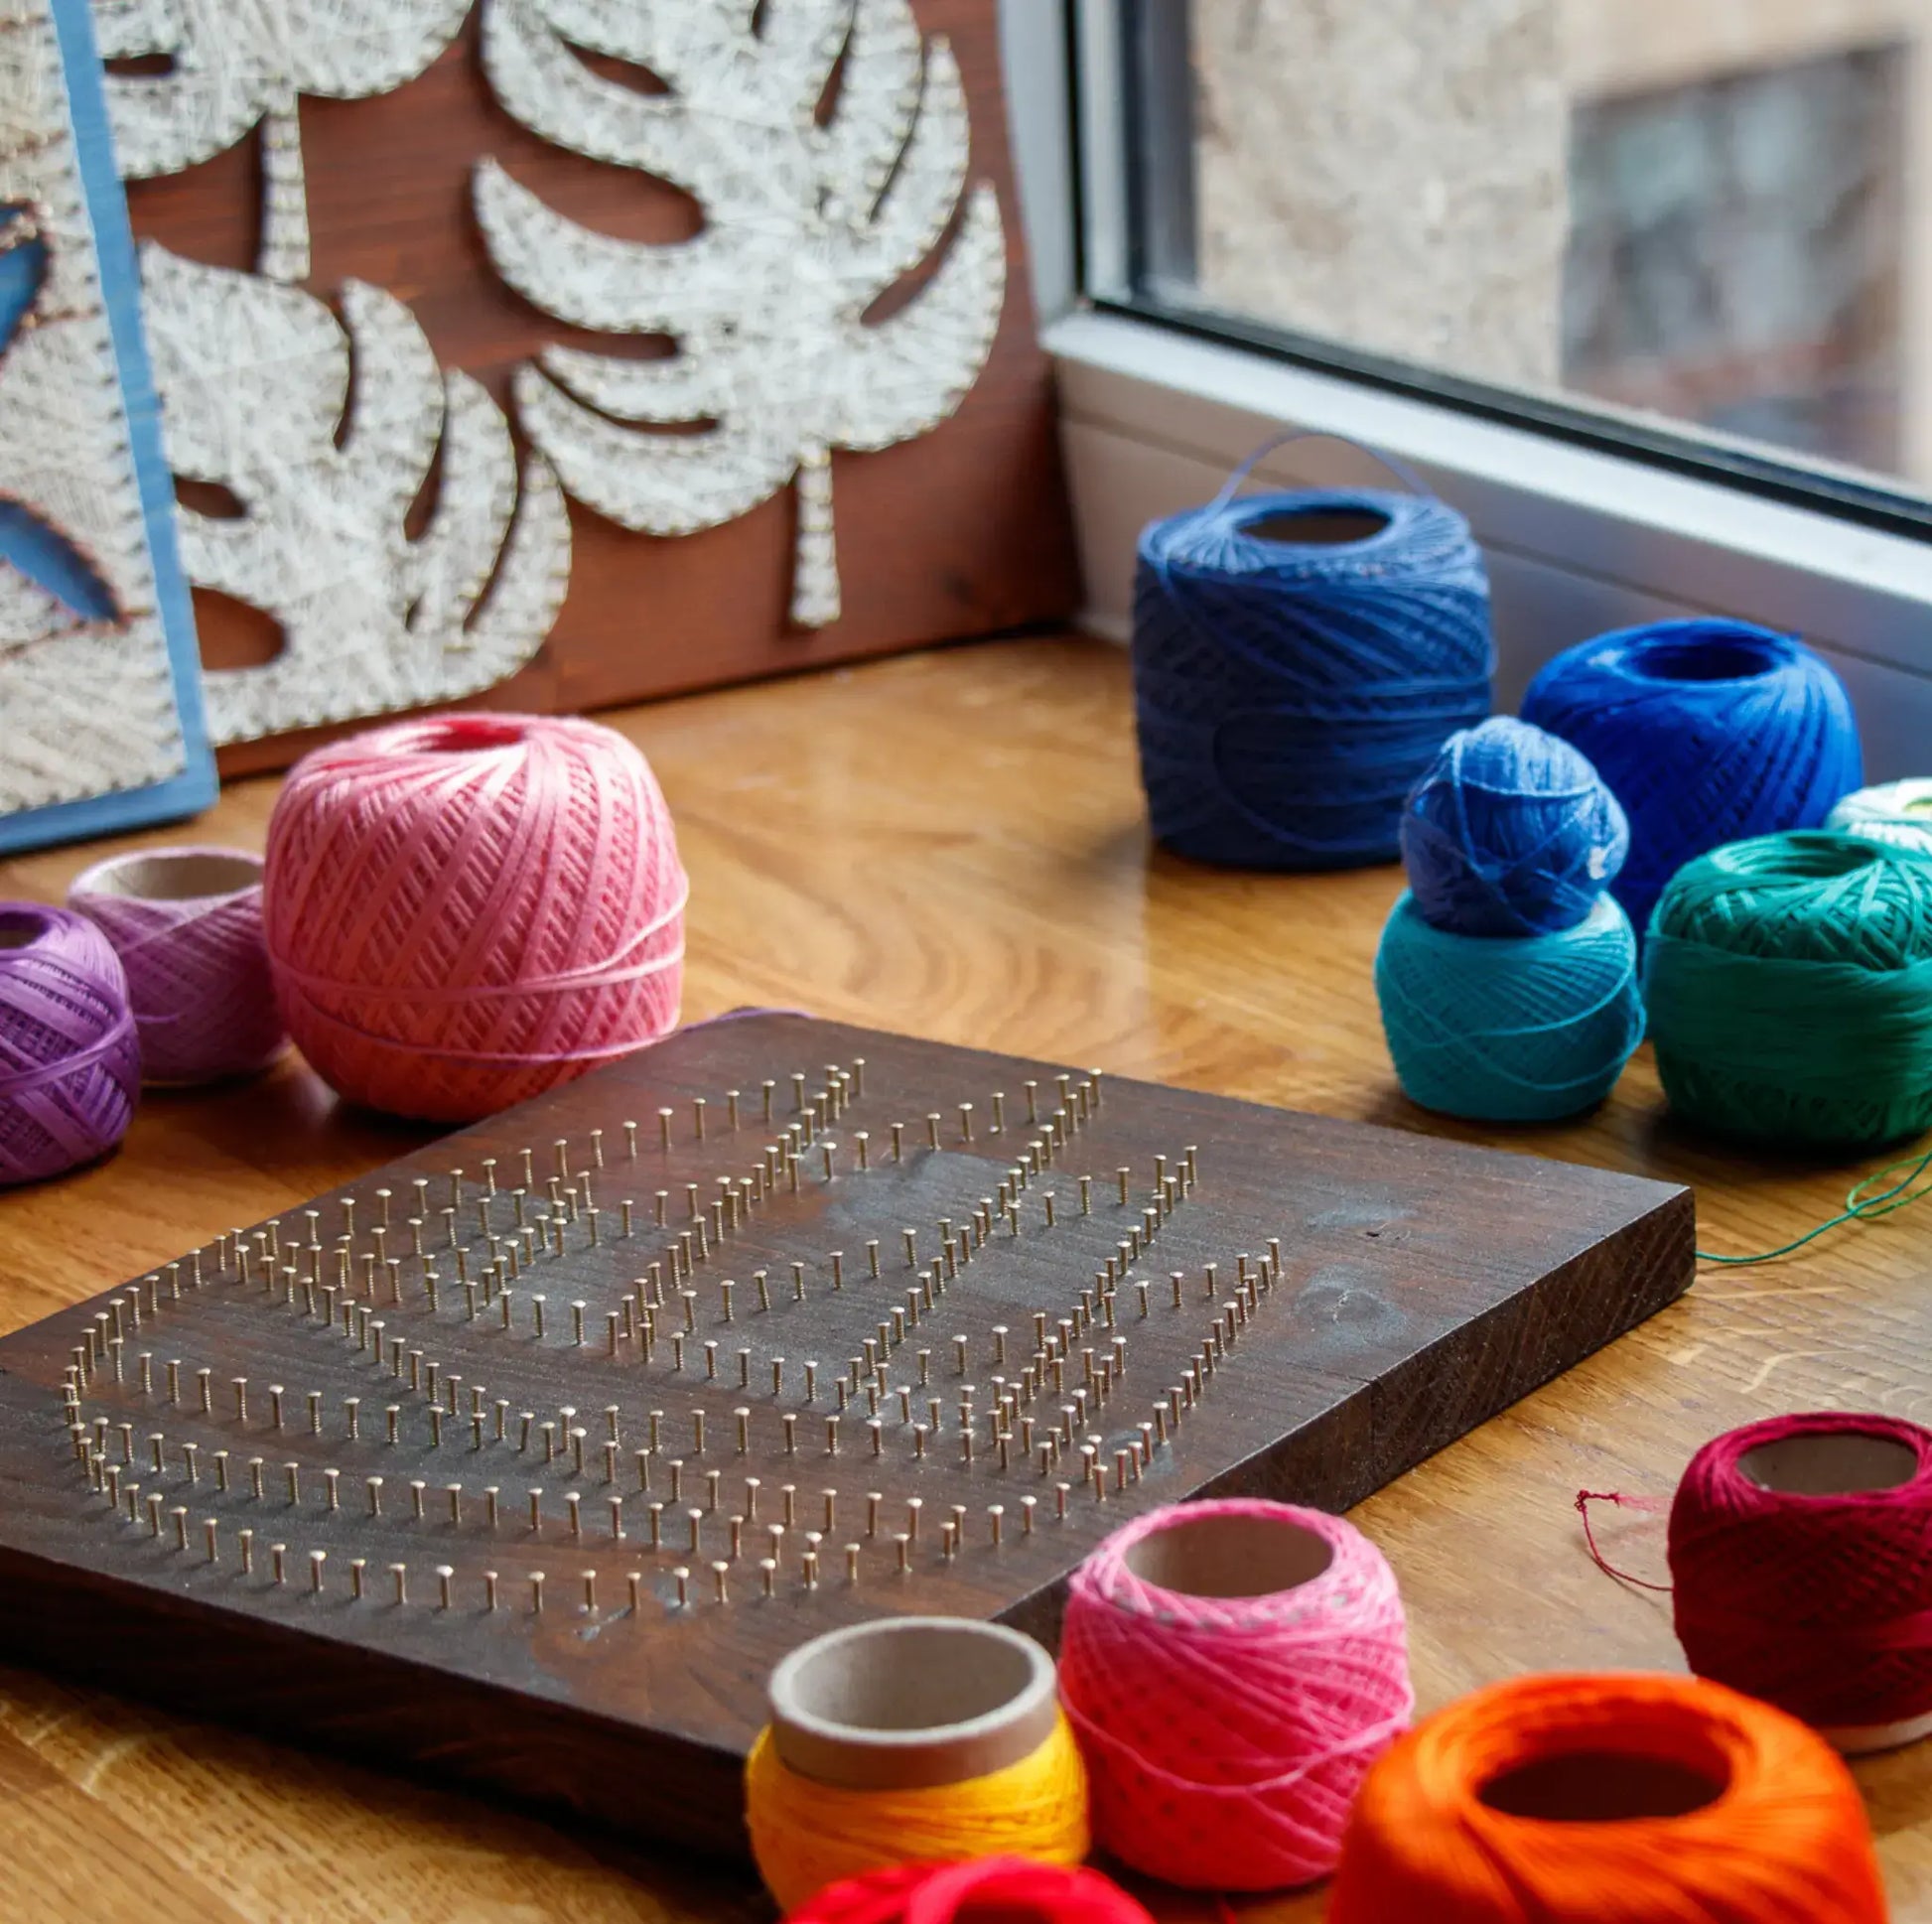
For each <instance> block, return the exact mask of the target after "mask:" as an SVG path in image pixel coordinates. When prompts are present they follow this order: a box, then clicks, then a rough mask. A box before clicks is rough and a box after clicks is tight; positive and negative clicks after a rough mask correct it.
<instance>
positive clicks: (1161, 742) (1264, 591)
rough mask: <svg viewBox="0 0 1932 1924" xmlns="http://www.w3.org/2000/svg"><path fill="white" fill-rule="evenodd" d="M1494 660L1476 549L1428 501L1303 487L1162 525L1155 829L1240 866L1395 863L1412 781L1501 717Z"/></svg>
mask: <svg viewBox="0 0 1932 1924" xmlns="http://www.w3.org/2000/svg"><path fill="white" fill-rule="evenodd" d="M1335 533H1340V534H1342V535H1344V536H1346V537H1349V538H1343V539H1329V538H1328V537H1329V536H1330V535H1332V534H1335ZM1493 657H1494V650H1493V646H1492V642H1491V638H1490V627H1489V581H1488V575H1487V572H1486V571H1485V569H1484V567H1483V563H1482V555H1481V552H1480V550H1479V549H1478V548H1477V547H1476V544H1475V539H1474V537H1473V536H1472V535H1471V534H1470V532H1469V526H1468V523H1467V522H1466V521H1464V520H1463V518H1462V517H1461V515H1459V514H1457V513H1456V512H1455V511H1454V510H1453V509H1452V508H1450V507H1448V506H1447V505H1445V504H1444V503H1443V502H1442V501H1439V500H1436V499H1434V498H1433V497H1431V496H1427V495H1422V496H1418V495H1411V494H1400V493H1394V492H1387V491H1383V490H1381V489H1376V488H1311V489H1298V490H1292V491H1288V492H1274V493H1263V494H1251V495H1247V496H1244V497H1242V498H1241V499H1239V500H1233V501H1216V502H1213V503H1210V504H1209V505H1208V506H1206V507H1200V508H1192V509H1189V510H1188V511H1187V512H1186V513H1183V514H1176V515H1173V516H1172V517H1171V518H1169V519H1167V520H1164V521H1156V522H1154V523H1152V524H1151V525H1150V526H1149V527H1147V528H1146V529H1145V530H1143V532H1142V535H1141V541H1140V557H1139V569H1138V573H1137V577H1136V582H1135V594H1134V692H1135V707H1136V715H1137V719H1138V723H1139V733H1140V750H1141V775H1142V780H1143V782H1144V783H1145V785H1146V788H1147V797H1148V813H1149V817H1150V819H1151V822H1152V825H1153V829H1154V834H1155V837H1156V839H1157V840H1159V841H1160V842H1162V843H1164V844H1165V845H1166V846H1167V847H1169V848H1171V849H1173V850H1174V851H1175V852H1176V853H1177V854H1180V855H1184V856H1190V857H1192V858H1194V859H1195V860H1197V861H1202V862H1215V863H1223V864H1227V865H1229V866H1232V867H1236V868H1249V869H1342V868H1354V867H1358V866H1361V865H1363V864H1367V863H1373V862H1386V861H1389V860H1391V859H1393V857H1394V856H1395V854H1396V852H1397V848H1398V840H1399V831H1400V825H1401V820H1402V805H1403V801H1404V799H1405V798H1406V797H1407V795H1408V792H1409V790H1410V788H1411V787H1412V786H1414V784H1415V781H1416V779H1417V777H1418V776H1419V775H1421V774H1422V773H1423V771H1424V770H1425V769H1426V768H1427V767H1428V766H1429V764H1430V763H1431V761H1433V760H1434V759H1435V756H1436V753H1437V751H1438V750H1439V749H1440V748H1441V747H1442V745H1443V743H1444V742H1445V741H1446V740H1447V739H1448V738H1449V736H1450V735H1451V734H1453V733H1454V731H1455V730H1457V729H1458V728H1464V727H1466V726H1468V725H1469V724H1470V723H1473V722H1477V721H1480V720H1481V719H1482V718H1483V717H1484V716H1485V715H1487V714H1488V712H1489V707H1490V698H1489V675H1490V669H1491V666H1492V663H1493Z"/></svg>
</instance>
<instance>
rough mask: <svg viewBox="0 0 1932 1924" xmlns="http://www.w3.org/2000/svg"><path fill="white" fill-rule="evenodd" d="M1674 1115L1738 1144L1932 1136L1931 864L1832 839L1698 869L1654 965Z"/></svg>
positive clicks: (1654, 1023)
mask: <svg viewBox="0 0 1932 1924" xmlns="http://www.w3.org/2000/svg"><path fill="white" fill-rule="evenodd" d="M1644 1001H1645V1004H1646V1006H1647V1008H1648V1011H1649V1017H1650V1037H1651V1040H1652V1042H1653V1043H1654V1044H1655V1045H1656V1051H1657V1071H1658V1074H1659V1076H1660V1077H1661V1079H1662V1081H1663V1085H1664V1093H1665V1094H1666V1095H1667V1096H1668V1097H1669V1098H1670V1101H1671V1105H1672V1107H1673V1108H1675V1109H1677V1110H1679V1111H1681V1112H1682V1113H1683V1114H1684V1115H1685V1116H1687V1117H1689V1118H1691V1119H1692V1120H1693V1121H1695V1122H1698V1123H1701V1124H1703V1125H1705V1126H1706V1127H1707V1128H1710V1129H1713V1130H1717V1131H1719V1132H1721V1133H1723V1134H1725V1135H1730V1136H1738V1137H1743V1138H1747V1139H1762V1140H1769V1141H1776V1142H1803V1143H1823V1144H1831V1145H1846V1146H1863V1145H1873V1144H1879V1143H1887V1142H1892V1141H1895V1140H1897V1139H1899V1138H1901V1137H1906V1136H1911V1135H1915V1134H1916V1133H1917V1132H1918V1131H1920V1130H1922V1129H1924V1128H1925V1127H1926V1126H1927V1125H1928V1124H1932V860H1928V859H1927V858H1926V857H1924V856H1921V855H1916V854H1913V853H1912V852H1910V851H1908V850H1904V849H1898V848H1893V847H1890V846H1888V845H1887V844H1884V843H1880V842H1867V841H1864V840H1862V839H1861V838H1860V837H1858V836H1855V835H1844V834H1840V833H1838V832H1836V831H1830V830H1810V831H1806V832H1802V833H1794V834H1789V835H1763V836H1758V837H1757V838H1756V839H1755V840H1752V841H1749V842H1734V843H1732V844H1731V845H1730V846H1729V847H1727V848H1722V849H1714V850H1713V851H1712V852H1711V854H1709V855H1707V856H1704V857H1702V858H1700V859H1699V860H1698V861H1696V862H1693V863H1691V864H1689V865H1688V866H1687V867H1686V868H1685V869H1684V870H1683V871H1682V872H1681V873H1680V874H1678V875H1677V876H1676V877H1674V878H1673V879H1672V882H1671V885H1670V888H1669V889H1668V890H1667V891H1666V892H1665V893H1664V897H1663V899H1662V900H1661V901H1660V902H1659V903H1658V904H1657V912H1656V915H1655V916H1654V918H1653V919H1652V922H1651V931H1650V941H1649V943H1648V945H1647V947H1646V950H1645V955H1644Z"/></svg>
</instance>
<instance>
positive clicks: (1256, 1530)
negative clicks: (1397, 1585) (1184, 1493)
mask: <svg viewBox="0 0 1932 1924" xmlns="http://www.w3.org/2000/svg"><path fill="white" fill-rule="evenodd" d="M1333 1562H1334V1552H1333V1551H1332V1550H1331V1549H1330V1548H1329V1546H1328V1542H1327V1539H1326V1538H1324V1537H1318V1536H1316V1535H1315V1533H1314V1532H1313V1531H1312V1530H1309V1529H1306V1528H1304V1527H1303V1525H1301V1524H1299V1523H1291V1522H1289V1521H1287V1520H1286V1519H1285V1518H1281V1519H1278V1518H1275V1517H1265V1516H1213V1515H1205V1516H1189V1515H1188V1514H1187V1513H1186V1512H1185V1511H1184V1510H1183V1511H1182V1512H1181V1513H1180V1514H1179V1515H1178V1516H1176V1517H1175V1518H1174V1520H1173V1522H1172V1523H1170V1524H1168V1525H1167V1526H1166V1527H1165V1528H1164V1529H1160V1530H1156V1531H1154V1532H1152V1533H1151V1534H1150V1535H1148V1536H1145V1537H1143V1538H1142V1539H1141V1540H1140V1542H1139V1543H1137V1544H1135V1545H1133V1547H1132V1548H1131V1549H1129V1551H1128V1552H1127V1556H1126V1563H1127V1568H1128V1569H1129V1570H1130V1571H1132V1572H1133V1573H1134V1575H1135V1576H1136V1577H1138V1578H1139V1579H1140V1580H1141V1581H1142V1582H1144V1583H1153V1584H1155V1585H1157V1586H1158V1587H1159V1588H1161V1589H1164V1590H1173V1591H1175V1592H1176V1593H1177V1594H1179V1595H1181V1596H1273V1595H1275V1594H1276V1593H1277V1592H1278V1591H1281V1590H1292V1589H1297V1588H1299V1587H1300V1586H1301V1585H1302V1584H1304V1583H1308V1582H1312V1581H1313V1580H1314V1579H1315V1578H1317V1577H1319V1576H1320V1575H1321V1573H1322V1572H1323V1571H1325V1570H1326V1569H1327V1568H1328V1566H1329V1565H1330V1564H1331V1563H1333Z"/></svg>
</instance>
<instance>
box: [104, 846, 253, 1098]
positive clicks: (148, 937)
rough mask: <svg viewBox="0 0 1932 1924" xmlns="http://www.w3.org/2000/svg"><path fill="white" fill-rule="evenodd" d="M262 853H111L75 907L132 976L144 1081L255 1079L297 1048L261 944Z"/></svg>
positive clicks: (131, 993)
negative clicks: (290, 1046) (284, 1023)
mask: <svg viewBox="0 0 1932 1924" xmlns="http://www.w3.org/2000/svg"><path fill="white" fill-rule="evenodd" d="M261 885H262V863H261V857H260V856H257V855H250V854H248V853H247V852H246V851H245V850H241V849H211V848H177V849H155V850H152V851H150V852H149V853H147V854H144V855H119V856H110V857H109V858H108V859H107V860H106V861H105V862H97V863H95V864H94V866H93V867H92V868H90V869H88V870H86V871H85V872H84V873H83V874H81V875H80V876H78V877H77V878H76V879H75V881H74V883H73V885H72V887H71V888H69V891H68V906H69V908H72V909H75V910H77V911H78V912H79V913H80V914H83V915H85V916H86V917H87V919H88V920H89V921H91V922H94V923H96V924H97V925H98V926H99V927H100V928H101V929H102V930H103V931H104V932H105V934H106V936H107V939H108V940H109V941H110V942H111V943H113V945H114V952H115V954H117V955H118V956H119V957H120V959H121V967H122V969H123V970H124V971H125V972H126V976H127V990H128V1000H129V1002H130V1003H131V1004H132V1006H133V1010H134V1026H135V1029H136V1031H137V1032H138V1033H139V1035H140V1038H141V1079H142V1081H144V1082H148V1083H156V1084H161V1085H164V1086H165V1085H169V1084H192V1083H198V1082H214V1081H219V1080H221V1079H223V1078H225V1077H228V1076H239V1075H252V1074H254V1073H255V1072H256V1071H257V1070H258V1069H263V1068H266V1067H267V1066H268V1064H269V1063H271V1062H272V1061H274V1059H275V1058H276V1056H278V1055H279V1054H281V1052H282V1050H283V1048H284V1047H286V1046H287V1043H288V1031H286V1030H285V1029H284V1028H283V1026H282V1016H281V1011H280V1010H279V1009H277V1008H276V1006H275V985H274V982H273V980H272V979H271V978H270V975H269V970H268V950H267V948H266V947H265V946H264V945H263V942H262V886H261Z"/></svg>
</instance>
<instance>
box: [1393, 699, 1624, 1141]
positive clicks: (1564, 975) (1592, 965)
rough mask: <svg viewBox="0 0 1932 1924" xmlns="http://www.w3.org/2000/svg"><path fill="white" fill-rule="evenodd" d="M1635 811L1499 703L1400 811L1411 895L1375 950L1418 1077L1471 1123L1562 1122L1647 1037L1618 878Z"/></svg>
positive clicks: (1413, 1090)
mask: <svg viewBox="0 0 1932 1924" xmlns="http://www.w3.org/2000/svg"><path fill="white" fill-rule="evenodd" d="M1628 847H1629V832H1628V829H1627V827H1626V825H1625V822H1624V817H1623V810H1622V809H1621V808H1620V807H1619V806H1618V805H1617V801H1616V798H1615V796H1613V795H1612V794H1611V793H1610V791H1609V789H1608V788H1607V787H1606V786H1605V784H1604V782H1603V781H1602V779H1601V777H1600V776H1599V775H1598V774H1597V772H1596V770H1595V768H1594V767H1593V766H1592V765H1591V764H1590V761H1589V759H1588V757H1587V756H1585V755H1583V754H1582V753H1581V752H1580V751H1578V750H1577V749H1574V748H1572V747H1571V746H1570V745H1569V744H1568V743H1565V742H1562V741H1559V740H1558V739H1557V738H1556V737H1555V736H1552V735H1546V734H1545V733H1544V732H1543V730H1541V729H1539V728H1535V727H1533V726H1532V725H1531V724H1529V723H1527V722H1519V721H1514V720H1512V719H1511V718H1510V717H1508V716H1497V717H1494V718H1492V719H1491V720H1489V721H1487V722H1484V723H1482V724H1481V726H1480V727H1477V728H1472V729H1464V730H1463V731H1461V732H1460V733H1459V734H1457V735H1452V736H1451V737H1450V738H1449V741H1448V742H1447V743H1446V744H1445V745H1444V747H1443V751H1442V753H1441V755H1440V756H1437V758H1436V761H1435V764H1434V765H1433V766H1432V767H1431V768H1430V769H1429V770H1428V772H1427V773H1425V774H1424V776H1423V778H1422V779H1421V780H1420V781H1419V782H1418V783H1417V784H1416V786H1415V788H1414V789H1413V790H1411V792H1410V795H1409V799H1408V802H1407V804H1406V805H1405V807H1404V809H1403V815H1402V859H1403V862H1404V865H1405V866H1406V867H1407V869H1408V872H1409V893H1407V894H1405V895H1404V896H1403V897H1402V898H1401V899H1400V900H1399V901H1398V902H1397V903H1396V905H1395V909H1394V912H1393V913H1392V914H1391V915H1390V916H1389V921H1388V926H1387V927H1386V928H1384V929H1383V931H1382V943H1381V947H1380V948H1379V949H1378V950H1377V951H1376V956H1375V993H1376V997H1377V999H1378V1000H1379V1001H1380V1003H1381V1005H1382V1028H1383V1031H1384V1032H1385V1033H1386V1034H1387V1036H1388V1041H1389V1054H1390V1055H1391V1057H1393V1058H1394V1061H1395V1072H1396V1075H1397V1077H1398V1078H1399V1079H1400V1081H1401V1083H1402V1087H1403V1090H1404V1092H1405V1093H1406V1094H1407V1095H1408V1097H1409V1099H1410V1100H1411V1101H1412V1102H1418V1103H1420V1104H1421V1105H1422V1106H1423V1107H1424V1108H1425V1109H1437V1110H1441V1111H1442V1112H1443V1113H1444V1114H1446V1115H1450V1116H1463V1117H1467V1118H1468V1119H1469V1120H1470V1121H1473V1122H1553V1121H1555V1120H1556V1119H1557V1118H1558V1117H1561V1116H1571V1115H1575V1114H1576V1113H1577V1112H1578V1111H1579V1110H1582V1109H1587V1108H1588V1107H1589V1106H1590V1105H1591V1104H1592V1103H1595V1102H1599V1101H1601V1100H1602V1098H1603V1097H1604V1096H1605V1095H1607V1094H1608V1093H1609V1091H1610V1089H1611V1087H1612V1086H1613V1085H1614V1084H1615V1082H1616V1079H1617V1077H1618V1076H1619V1075H1621V1074H1622V1072H1623V1065H1624V1063H1625V1062H1627V1061H1628V1060H1629V1059H1630V1051H1631V1050H1632V1049H1634V1048H1635V1047H1636V1046H1637V1044H1638V1042H1640V1041H1641V1040H1642V1039H1643V1004H1642V1002H1641V1000H1640V999H1639V996H1638V993H1637V938H1636V935H1635V932H1634V931H1633V930H1632V929H1631V926H1630V921H1629V917H1628V916H1627V915H1625V914H1624V912H1623V910H1622V909H1621V908H1620V907H1618V905H1617V904H1616V902H1615V901H1613V900H1612V899H1611V898H1610V896H1609V894H1608V893H1607V891H1608V889H1609V886H1610V884H1611V882H1612V881H1614V880H1615V877H1616V873H1617V871H1618V869H1619V868H1621V866H1622V864H1623V858H1624V854H1625V852H1626V850H1627V849H1628Z"/></svg>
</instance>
